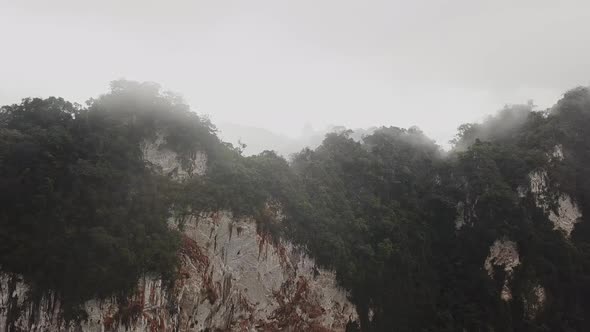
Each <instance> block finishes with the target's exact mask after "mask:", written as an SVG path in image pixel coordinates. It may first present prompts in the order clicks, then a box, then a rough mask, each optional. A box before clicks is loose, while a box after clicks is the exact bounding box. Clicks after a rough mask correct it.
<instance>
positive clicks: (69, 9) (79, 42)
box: [0, 0, 590, 143]
mask: <svg viewBox="0 0 590 332" xmlns="http://www.w3.org/2000/svg"><path fill="white" fill-rule="evenodd" d="M0 42H1V44H0V45H1V46H0V47H1V48H0V78H1V80H2V81H1V84H0V104H8V103H14V102H18V101H19V100H20V98H23V97H26V96H42V97H47V96H50V95H57V96H63V97H64V98H67V99H70V100H74V101H78V102H83V101H85V100H86V99H87V98H89V97H93V96H96V95H98V94H100V93H103V92H106V91H107V88H108V82H109V81H111V80H114V79H117V78H126V79H133V80H142V81H143V80H148V81H155V82H158V83H160V84H161V85H162V86H163V87H165V88H166V89H169V90H173V91H175V92H178V93H180V94H182V95H183V96H184V97H185V99H186V100H187V101H188V102H189V103H190V104H191V106H192V107H193V109H195V110H196V111H198V112H199V113H204V114H209V115H210V116H211V118H212V119H213V121H214V122H233V123H239V124H243V125H252V126H258V127H264V128H268V129H271V130H273V131H275V132H278V133H282V134H286V135H290V136H297V135H298V134H299V133H300V132H301V129H302V127H303V125H304V123H305V122H310V123H311V124H312V125H313V126H314V127H315V128H318V129H319V128H321V127H324V126H327V125H330V124H334V125H345V126H349V127H353V128H356V127H368V126H374V125H397V126H404V127H406V126H411V125H418V126H419V127H420V128H422V129H423V130H424V131H425V132H426V133H427V134H428V135H429V136H431V137H433V138H435V139H437V141H439V143H445V142H446V141H448V140H449V139H450V138H451V137H452V136H453V135H454V133H455V129H456V127H457V126H458V125H459V124H460V123H463V122H468V121H475V120H480V119H482V118H483V116H484V115H486V114H490V113H493V112H495V111H496V110H497V109H499V108H501V107H502V106H503V105H504V104H506V103H525V102H526V101H527V100H528V99H533V100H534V101H535V104H537V105H539V106H540V107H548V106H551V105H552V104H553V103H554V102H555V101H556V100H557V98H559V96H560V95H561V94H562V93H563V92H564V91H565V90H566V89H569V88H572V87H574V86H577V85H588V84H589V83H590V1H568V0H553V1H543V0H536V1H528V0H527V1H519V0H512V1H506V0H493V1H474V0H456V1H435V0H428V1H426V0H419V1H366V0H365V1H361V0H357V1H352V0H314V1H308V0H292V1H281V0H268V1H258V0H243V1H224V0H211V1H198V0H190V1H189V0H186V1H185V0H167V1H149V0H117V1H114V0H91V1H89V0H86V1H84V0H68V1H65V0H52V1H47V0H35V1H28V0H14V1H10V0H0Z"/></svg>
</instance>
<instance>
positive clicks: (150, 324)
mask: <svg viewBox="0 0 590 332" xmlns="http://www.w3.org/2000/svg"><path fill="white" fill-rule="evenodd" d="M179 255H180V259H181V262H182V264H181V268H180V275H179V276H178V278H177V280H176V282H175V284H174V285H173V286H172V287H164V286H163V284H162V282H161V280H158V279H155V278H151V277H147V276H146V277H145V278H143V279H141V280H139V282H138V286H137V291H136V293H135V295H133V296H132V297H131V298H130V299H129V301H128V303H127V304H125V305H120V304H118V303H117V301H116V300H115V299H106V300H100V301H99V300H93V301H89V302H87V303H86V304H85V310H86V312H87V313H88V319H87V320H86V321H83V322H81V323H77V324H70V325H67V324H65V323H64V322H63V321H61V319H60V317H59V314H58V313H59V301H57V300H56V299H55V298H53V296H52V295H50V296H48V297H46V298H43V299H41V300H40V301H39V302H35V301H32V300H30V299H28V297H27V290H28V287H27V285H26V284H25V283H24V282H23V281H22V280H21V278H19V276H16V275H9V274H0V326H1V328H0V330H7V331H10V330H11V329H12V330H16V331H215V330H219V331H289V330H291V331H343V330H344V329H345V327H346V324H347V323H348V322H349V320H356V319H357V314H356V309H355V307H354V306H353V305H352V304H351V303H350V302H349V301H348V299H347V293H346V292H345V291H343V290H342V289H340V288H339V287H338V286H337V285H336V281H335V276H334V274H333V273H332V272H330V271H326V270H323V269H319V268H317V267H316V266H315V264H314V262H313V260H311V259H310V258H308V257H306V256H305V255H304V254H302V253H301V252H300V251H298V250H297V249H296V248H295V247H294V246H293V245H292V244H290V243H289V242H285V241H277V240H274V239H272V237H271V236H270V235H268V234H264V233H260V232H258V231H257V227H256V224H255V223H254V222H253V221H252V220H249V219H243V220H235V219H234V218H232V215H231V213H227V212H219V213H211V214H208V215H201V216H200V217H198V218H192V219H191V220H188V221H187V222H186V225H185V231H184V236H183V243H182V249H181V251H180V253H179Z"/></svg>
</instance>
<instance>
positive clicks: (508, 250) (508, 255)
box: [484, 239, 520, 301]
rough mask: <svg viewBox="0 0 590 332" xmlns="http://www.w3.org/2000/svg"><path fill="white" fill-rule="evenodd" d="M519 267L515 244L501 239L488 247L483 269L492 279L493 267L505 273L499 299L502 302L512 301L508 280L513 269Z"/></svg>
mask: <svg viewBox="0 0 590 332" xmlns="http://www.w3.org/2000/svg"><path fill="white" fill-rule="evenodd" d="M518 265H520V256H519V254H518V247H517V245H516V243H515V242H513V241H510V240H507V239H502V240H496V241H495V242H494V244H492V246H491V247H490V253H489V255H488V257H487V258H486V260H485V262H484V268H485V270H486V271H487V272H488V275H489V276H490V277H492V278H493V277H494V267H495V266H500V267H502V268H503V269H504V272H506V276H505V278H504V285H503V286H502V292H501V293H500V297H501V298H502V300H504V301H509V300H511V299H512V291H511V290H510V286H509V283H510V279H511V278H512V274H513V272H514V269H515V268H516V267H517V266H518Z"/></svg>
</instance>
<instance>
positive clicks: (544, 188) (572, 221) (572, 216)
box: [529, 150, 582, 237]
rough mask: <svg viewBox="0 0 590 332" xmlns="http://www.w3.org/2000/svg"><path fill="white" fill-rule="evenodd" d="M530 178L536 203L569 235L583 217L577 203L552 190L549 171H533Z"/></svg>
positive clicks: (557, 227)
mask: <svg viewBox="0 0 590 332" xmlns="http://www.w3.org/2000/svg"><path fill="white" fill-rule="evenodd" d="M559 151H561V150H559ZM529 178H530V190H531V193H532V194H533V195H534V198H535V203H536V205H537V206H538V207H539V208H541V209H543V210H544V211H545V212H546V213H547V214H548V218H549V220H550V221H551V222H552V223H553V228H554V229H558V230H561V231H563V232H564V234H565V235H566V237H569V236H570V234H571V233H572V231H573V229H574V226H575V225H576V223H578V222H579V221H580V220H581V219H580V218H581V217H582V213H581V212H580V209H579V208H578V206H577V204H576V203H575V202H574V200H573V199H572V198H571V197H570V196H568V195H567V194H565V193H559V192H556V193H551V192H550V190H549V187H548V183H549V178H548V175H547V171H545V170H538V171H534V172H531V173H530V174H529Z"/></svg>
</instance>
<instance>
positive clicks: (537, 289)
mask: <svg viewBox="0 0 590 332" xmlns="http://www.w3.org/2000/svg"><path fill="white" fill-rule="evenodd" d="M546 300H547V294H546V292H545V288H543V286H541V285H535V286H533V287H532V288H531V290H530V292H529V294H525V296H524V297H523V304H524V309H525V313H526V315H527V317H528V318H529V319H534V318H535V317H537V315H538V314H539V312H540V311H541V310H542V309H543V307H544V305H545V302H546Z"/></svg>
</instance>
